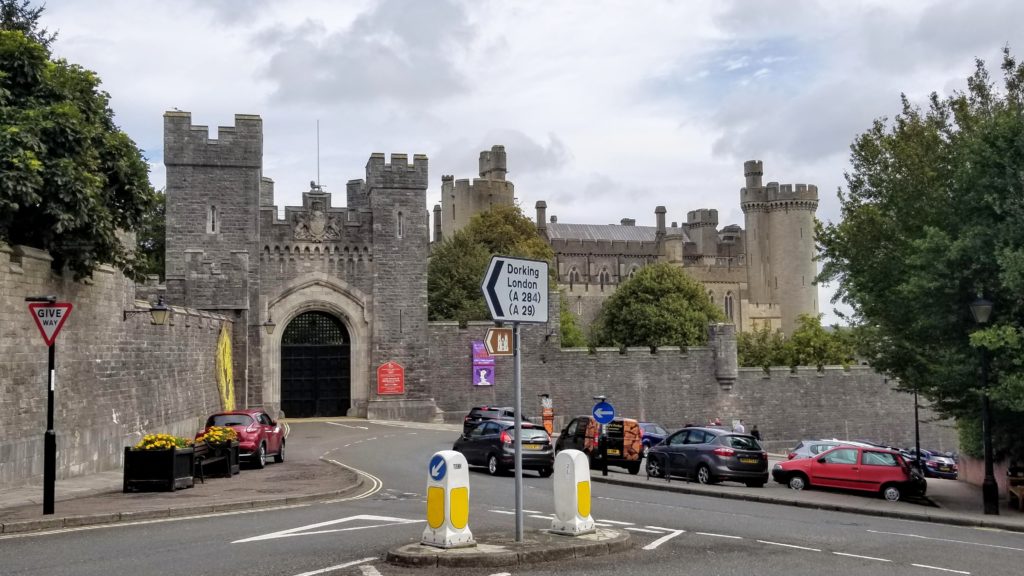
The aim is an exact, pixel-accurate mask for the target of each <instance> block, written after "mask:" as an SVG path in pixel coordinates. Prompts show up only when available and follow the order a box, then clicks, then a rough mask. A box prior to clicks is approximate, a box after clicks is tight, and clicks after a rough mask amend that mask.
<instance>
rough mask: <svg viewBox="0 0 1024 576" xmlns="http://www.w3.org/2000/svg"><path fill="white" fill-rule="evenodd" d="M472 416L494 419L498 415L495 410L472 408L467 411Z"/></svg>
mask: <svg viewBox="0 0 1024 576" xmlns="http://www.w3.org/2000/svg"><path fill="white" fill-rule="evenodd" d="M469 415H470V416H472V417H474V418H485V419H494V418H497V417H498V411H497V410H473V411H472V412H470V413H469Z"/></svg>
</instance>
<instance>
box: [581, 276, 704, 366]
mask: <svg viewBox="0 0 1024 576" xmlns="http://www.w3.org/2000/svg"><path fill="white" fill-rule="evenodd" d="M722 319H723V316H722V313H721V311H720V310H719V309H718V308H717V307H715V305H714V304H712V303H711V300H710V299H709V298H708V295H707V293H705V291H704V288H703V286H702V285H701V284H700V283H699V282H697V281H696V280H694V279H693V278H691V277H690V276H689V275H688V274H687V273H686V272H684V271H683V269H682V268H680V267H678V266H673V265H672V264H668V263H661V264H654V265H651V266H645V267H644V268H641V269H640V271H638V272H637V273H636V274H635V275H634V276H633V278H630V279H629V280H627V281H625V282H623V283H622V284H621V285H620V286H619V288H618V290H616V291H615V293H614V294H612V295H611V297H610V298H608V299H607V300H606V301H605V303H604V305H603V306H602V307H601V313H600V315H599V318H598V321H597V323H596V324H595V326H594V328H593V330H592V332H591V333H592V338H593V340H594V344H595V345H597V346H609V345H615V346H650V347H651V348H652V349H654V348H657V347H659V346H695V345H699V344H703V343H705V342H706V341H707V333H708V323H710V322H719V321H721V320H722Z"/></svg>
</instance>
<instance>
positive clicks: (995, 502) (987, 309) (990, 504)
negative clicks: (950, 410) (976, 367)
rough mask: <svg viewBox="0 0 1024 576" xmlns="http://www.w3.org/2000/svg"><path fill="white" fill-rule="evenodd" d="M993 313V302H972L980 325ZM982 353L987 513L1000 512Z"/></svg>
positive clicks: (980, 349)
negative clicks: (993, 467) (993, 469)
mask: <svg viewBox="0 0 1024 576" xmlns="http://www.w3.org/2000/svg"><path fill="white" fill-rule="evenodd" d="M991 315H992V302H991V301H989V300H985V299H984V298H980V297H979V298H978V299H977V300H975V301H974V302H971V316H973V317H974V321H975V322H976V323H978V324H979V325H984V324H987V323H988V318H989V316H991ZM978 352H979V353H980V354H981V370H980V372H981V441H982V444H983V445H984V450H985V479H984V480H983V481H982V482H981V498H982V501H983V502H984V508H985V514H999V486H998V485H997V484H996V476H995V473H994V472H993V471H992V412H991V410H990V409H989V405H988V352H987V350H986V349H985V347H984V346H979V347H978Z"/></svg>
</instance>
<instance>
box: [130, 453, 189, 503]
mask: <svg viewBox="0 0 1024 576" xmlns="http://www.w3.org/2000/svg"><path fill="white" fill-rule="evenodd" d="M193 457H194V454H193V451H192V448H171V449H169V450H133V449H132V448H131V447H130V446H126V447H125V449H124V491H125V492H136V491H142V490H164V491H174V490H179V489H181V488H191V487H192V483H193V482H192V469H193V467H194V462H195V461H194V459H193Z"/></svg>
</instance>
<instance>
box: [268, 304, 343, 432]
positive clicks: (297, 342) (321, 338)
mask: <svg viewBox="0 0 1024 576" xmlns="http://www.w3.org/2000/svg"><path fill="white" fill-rule="evenodd" d="M350 358H351V340H350V339H349V335H348V331H347V330H346V329H345V325H344V324H342V323H341V321H340V320H338V319H337V318H335V317H334V316H331V315H330V314H327V313H325V312H306V313H303V314H300V315H299V316H296V317H295V318H294V319H293V320H292V321H291V322H289V323H288V327H287V328H285V331H284V335H283V336H282V337H281V411H282V412H284V415H285V416H287V417H289V418H309V417H312V416H344V415H345V414H346V413H347V411H348V409H349V406H350V404H351V400H352V391H351V385H350V380H351V362H350Z"/></svg>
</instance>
